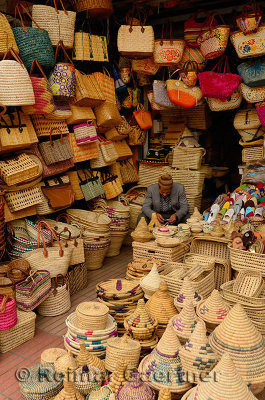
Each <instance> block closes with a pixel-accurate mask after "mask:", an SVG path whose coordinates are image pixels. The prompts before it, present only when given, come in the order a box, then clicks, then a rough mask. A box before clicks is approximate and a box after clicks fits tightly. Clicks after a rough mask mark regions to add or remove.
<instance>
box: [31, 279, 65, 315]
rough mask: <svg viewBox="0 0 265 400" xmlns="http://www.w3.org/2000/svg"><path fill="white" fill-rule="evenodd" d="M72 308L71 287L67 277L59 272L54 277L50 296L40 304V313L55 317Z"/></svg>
mask: <svg viewBox="0 0 265 400" xmlns="http://www.w3.org/2000/svg"><path fill="white" fill-rule="evenodd" d="M70 308H71V299H70V289H69V286H68V281H67V279H66V278H65V277H64V276H63V275H61V274H58V275H57V276H56V277H55V278H52V288H51V291H50V293H49V296H48V297H47V298H46V299H45V300H44V301H42V303H41V304H40V305H39V306H38V309H37V311H38V314H40V315H43V316H49V317H54V316H56V315H61V314H64V313H66V312H67V311H68V310H69V309H70Z"/></svg>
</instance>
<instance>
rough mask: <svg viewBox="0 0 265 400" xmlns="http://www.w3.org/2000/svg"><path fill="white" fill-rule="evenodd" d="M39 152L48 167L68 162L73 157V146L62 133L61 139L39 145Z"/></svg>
mask: <svg viewBox="0 0 265 400" xmlns="http://www.w3.org/2000/svg"><path fill="white" fill-rule="evenodd" d="M38 148H39V151H40V153H41V155H42V158H43V159H44V161H45V163H46V164H47V165H50V164H55V163H57V162H58V161H66V160H69V159H70V158H72V157H73V152H72V149H71V146H70V145H69V142H68V140H67V138H66V137H64V136H63V135H62V133H61V137H60V139H56V140H52V135H50V140H49V141H48V142H42V143H39V144H38Z"/></svg>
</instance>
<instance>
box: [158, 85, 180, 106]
mask: <svg viewBox="0 0 265 400" xmlns="http://www.w3.org/2000/svg"><path fill="white" fill-rule="evenodd" d="M153 98H154V102H155V103H156V104H158V105H159V106H162V107H166V108H174V107H176V105H175V104H174V103H172V102H171V101H170V100H169V97H168V93H167V84H166V82H165V81H158V80H156V79H155V80H154V81H153Z"/></svg>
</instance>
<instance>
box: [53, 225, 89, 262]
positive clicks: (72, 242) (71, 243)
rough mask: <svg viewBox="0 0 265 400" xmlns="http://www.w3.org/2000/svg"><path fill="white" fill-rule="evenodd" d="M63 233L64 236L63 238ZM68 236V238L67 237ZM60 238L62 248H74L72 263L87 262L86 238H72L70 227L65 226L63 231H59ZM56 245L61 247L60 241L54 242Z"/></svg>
mask: <svg viewBox="0 0 265 400" xmlns="http://www.w3.org/2000/svg"><path fill="white" fill-rule="evenodd" d="M61 233H63V235H64V237H63V238H62V235H61ZM65 236H66V237H67V238H66V237H65ZM58 238H59V240H60V242H61V245H62V248H63V249H65V248H66V249H67V248H72V249H73V252H72V255H71V260H70V265H77V264H81V263H83V262H85V252H84V240H83V239H81V238H72V237H71V232H70V231H69V229H67V228H64V230H63V232H58ZM54 247H59V243H57V242H56V243H54Z"/></svg>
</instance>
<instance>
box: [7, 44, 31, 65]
mask: <svg viewBox="0 0 265 400" xmlns="http://www.w3.org/2000/svg"><path fill="white" fill-rule="evenodd" d="M10 55H11V56H12V57H13V58H14V59H15V60H16V61H17V62H18V63H19V64H21V66H22V67H24V68H26V67H25V65H24V63H23V61H22V60H21V58H20V57H19V56H18V54H17V53H16V52H15V51H14V50H13V49H12V48H11V47H10V48H9V49H7V50H6V51H5V54H4V55H3V58H2V60H5V59H6V58H7V56H10Z"/></svg>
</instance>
